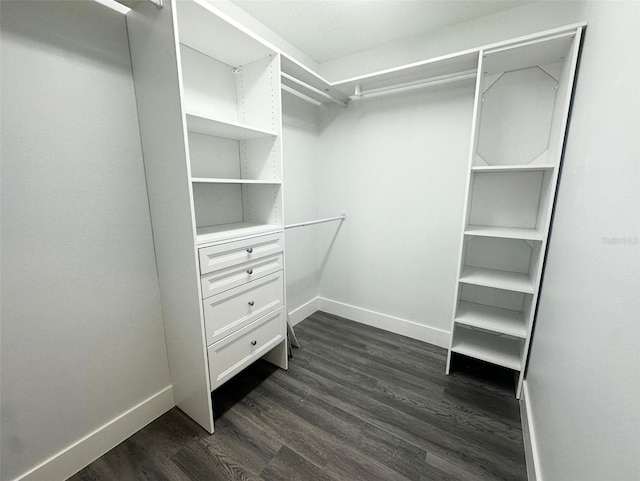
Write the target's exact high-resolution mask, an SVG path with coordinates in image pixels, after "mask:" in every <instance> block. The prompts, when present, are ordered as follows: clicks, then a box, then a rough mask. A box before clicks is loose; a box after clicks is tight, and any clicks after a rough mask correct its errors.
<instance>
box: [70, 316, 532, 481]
mask: <svg viewBox="0 0 640 481" xmlns="http://www.w3.org/2000/svg"><path fill="white" fill-rule="evenodd" d="M295 329H296V334H297V336H298V340H299V341H300V344H301V349H294V357H293V359H291V361H290V364H289V371H282V370H280V369H278V368H276V367H274V366H272V365H270V364H268V363H266V362H264V361H259V362H257V363H256V364H254V365H253V366H251V367H250V368H248V369H247V370H245V371H244V372H243V373H241V374H240V375H238V376H236V378H234V379H233V380H231V381H230V382H228V383H227V384H225V385H224V386H223V387H221V388H220V389H218V390H217V391H216V392H215V393H214V394H213V399H214V406H215V423H216V432H215V434H214V435H209V434H208V433H206V432H205V431H204V430H203V429H201V428H200V427H199V426H197V425H196V424H195V423H194V422H193V421H191V420H190V419H189V418H188V417H187V416H185V415H184V414H183V413H182V412H181V411H179V410H178V409H176V408H174V409H172V410H171V411H169V412H168V413H166V414H165V415H164V416H162V417H160V418H158V419H157V420H156V421H154V422H153V423H151V424H150V425H148V426H147V427H145V428H144V429H142V430H141V431H139V432H138V433H136V434H135V435H133V436H131V437H130V438H129V439H127V440H126V441H125V442H123V443H121V444H120V445H118V446H117V447H115V448H114V449H112V450H111V451H109V452H108V453H107V454H105V455H104V456H102V457H101V458H99V459H98V460H96V461H95V462H93V463H92V464H90V465H89V466H87V467H86V468H84V469H83V470H82V471H80V472H79V473H77V474H76V475H75V476H73V477H72V478H70V479H71V480H72V481H89V480H91V481H100V480H123V481H128V480H171V481H173V480H175V481H187V480H191V481H199V480H203V481H205V480H206V481H218V480H221V481H223V480H246V481H253V480H255V481H259V480H265V481H278V480H301V481H315V480H317V481H339V480H340V481H342V480H344V481H377V480H380V481H393V480H397V481H407V480H412V481H413V480H416V481H417V480H420V481H431V480H433V481H436V480H437V481H448V480H464V481H475V480H526V470H525V459H524V449H523V445H522V432H521V426H520V415H519V407H518V403H517V401H516V399H515V398H514V386H513V377H512V376H511V374H510V373H505V372H504V371H501V370H497V371H495V370H488V371H487V369H486V367H487V366H485V365H483V364H482V363H479V364H478V363H471V362H470V361H468V360H467V359H466V358H457V359H456V362H455V364H454V367H455V368H456V369H455V370H454V372H453V373H452V375H451V376H446V375H445V374H444V367H445V361H446V350H444V349H441V348H438V347H435V346H431V345H428V344H424V343H422V342H419V341H415V340H413V339H409V338H406V337H402V336H398V335H395V334H391V333H388V332H385V331H381V330H378V329H374V328H371V327H368V326H364V325H361V324H357V323H355V322H352V321H348V320H346V319H342V318H339V317H336V316H332V315H329V314H325V313H322V312H317V313H315V314H314V315H312V316H311V317H309V318H308V319H306V320H305V321H303V322H302V323H300V324H298V325H297V326H296V328H295ZM487 372H489V373H491V374H492V377H491V376H490V377H487V375H486V373H487ZM496 372H497V375H496ZM505 374H507V375H506V382H505V376H504V375H505Z"/></svg>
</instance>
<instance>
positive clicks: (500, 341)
mask: <svg viewBox="0 0 640 481" xmlns="http://www.w3.org/2000/svg"><path fill="white" fill-rule="evenodd" d="M522 348H523V344H522V341H519V340H515V339H510V338H506V337H500V336H497V335H494V334H489V333H487V332H483V331H477V330H474V329H467V328H465V327H459V328H457V329H456V330H455V334H454V339H453V344H452V346H451V351H453V352H457V353H458V354H464V355H465V356H469V357H473V358H476V359H480V360H481V361H486V362H490V363H492V364H497V365H498V366H503V367H507V368H509V369H513V370H514V371H520V370H521V369H522V365H521V358H522V352H521V351H522Z"/></svg>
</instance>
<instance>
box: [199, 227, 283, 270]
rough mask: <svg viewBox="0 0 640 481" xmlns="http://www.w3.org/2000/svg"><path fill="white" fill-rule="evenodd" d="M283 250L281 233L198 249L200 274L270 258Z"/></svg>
mask: <svg viewBox="0 0 640 481" xmlns="http://www.w3.org/2000/svg"><path fill="white" fill-rule="evenodd" d="M283 250H284V235H283V234H282V232H279V233H277V234H269V235H264V236H259V237H252V238H251V239H243V240H240V241H235V242H226V243H224V244H218V245H215V246H211V247H205V248H203V249H199V254H200V274H201V275H204V274H207V273H209V272H213V271H216V270H218V269H224V268H226V267H230V266H233V265H235V264H240V263H243V262H248V261H252V260H256V259H260V258H262V257H266V256H270V255H273V254H277V253H278V252H282V251H283Z"/></svg>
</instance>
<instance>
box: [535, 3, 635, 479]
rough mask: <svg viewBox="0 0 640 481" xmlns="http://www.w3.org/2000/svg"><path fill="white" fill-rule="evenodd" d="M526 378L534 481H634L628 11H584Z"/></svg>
mask: <svg viewBox="0 0 640 481" xmlns="http://www.w3.org/2000/svg"><path fill="white" fill-rule="evenodd" d="M585 17H586V18H588V20H589V26H588V27H587V31H586V37H585V42H584V48H583V55H582V61H581V64H580V76H579V79H578V83H577V87H576V91H575V102H574V108H573V115H572V119H571V125H570V132H569V138H568V143H567V149H566V155H565V159H564V166H563V171H562V178H561V181H560V191H559V196H558V200H557V207H556V215H555V220H554V228H553V232H552V235H551V241H550V246H549V251H548V252H549V255H548V259H547V268H546V273H545V278H544V284H543V287H542V293H541V299H540V307H539V312H538V320H537V324H536V328H535V334H534V338H533V347H532V352H531V357H530V362H529V369H528V372H527V377H526V379H527V381H526V382H527V388H528V392H529V399H528V409H529V410H530V411H531V414H532V418H533V424H534V427H535V431H536V441H537V443H536V444H537V449H538V453H539V462H540V474H541V476H540V477H539V479H541V480H543V481H566V480H574V479H576V480H577V479H579V480H582V481H591V480H593V481H600V480H604V479H610V480H616V481H634V480H637V479H640V457H639V456H638V454H639V453H640V411H639V410H638V400H640V376H639V375H638V370H637V368H638V365H640V350H639V349H638V345H639V341H640V323H639V322H638V321H640V297H639V296H638V294H639V293H640V241H639V240H638V239H639V238H640V188H639V187H640V136H639V135H638V132H639V128H640V92H639V91H638V80H639V79H640V55H638V50H637V46H638V45H640V4H638V3H636V2H593V3H588V4H587V5H586V8H585Z"/></svg>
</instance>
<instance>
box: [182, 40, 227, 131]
mask: <svg viewBox="0 0 640 481" xmlns="http://www.w3.org/2000/svg"><path fill="white" fill-rule="evenodd" d="M180 57H181V65H182V79H183V89H184V100H185V109H186V111H187V112H189V113H197V114H200V115H203V116H205V117H212V118H216V119H223V120H227V121H233V122H237V121H238V108H237V106H236V98H237V91H236V81H237V78H236V77H237V75H236V74H235V73H234V72H233V68H232V67H230V66H229V65H226V64H224V63H222V62H220V61H218V60H216V59H214V58H211V57H209V56H207V55H205V54H203V53H202V52H199V51H197V50H194V49H192V48H191V47H187V46H185V45H180Z"/></svg>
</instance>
